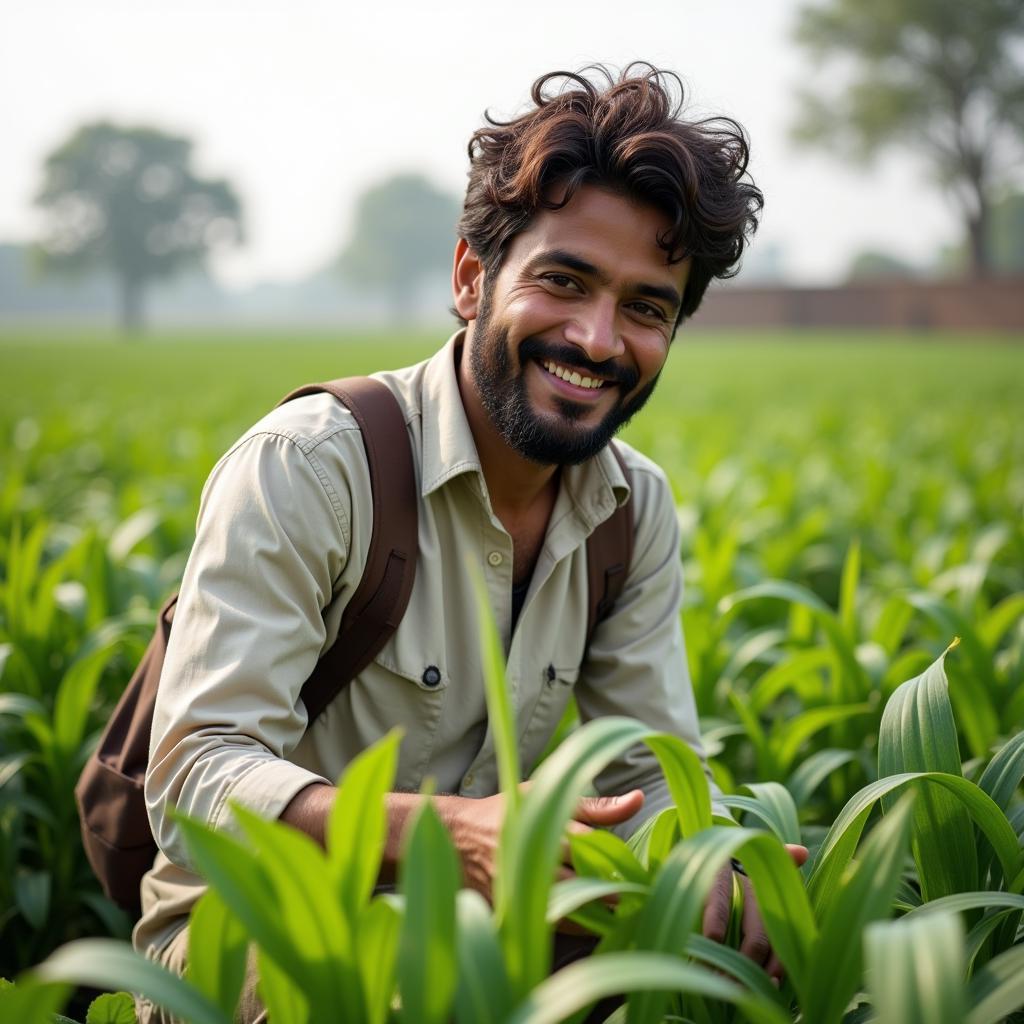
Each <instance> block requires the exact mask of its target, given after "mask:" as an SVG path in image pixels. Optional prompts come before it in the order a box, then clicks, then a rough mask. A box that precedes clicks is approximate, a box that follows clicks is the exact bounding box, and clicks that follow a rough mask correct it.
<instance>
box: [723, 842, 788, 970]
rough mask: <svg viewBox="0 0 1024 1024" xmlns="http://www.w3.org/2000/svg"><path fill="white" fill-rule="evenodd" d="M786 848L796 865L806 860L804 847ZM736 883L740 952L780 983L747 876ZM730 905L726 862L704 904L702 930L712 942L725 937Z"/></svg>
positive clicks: (729, 871) (729, 869)
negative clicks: (740, 897) (740, 906)
mask: <svg viewBox="0 0 1024 1024" xmlns="http://www.w3.org/2000/svg"><path fill="white" fill-rule="evenodd" d="M786 849H787V850H788V851H789V855H790V856H791V857H792V858H793V860H794V861H795V862H796V866H797V867H800V866H801V865H802V864H803V863H804V861H806V860H807V847H806V846H796V845H794V844H792V843H787V844H786ZM740 884H741V885H742V886H743V924H742V929H743V939H742V941H741V942H740V952H741V953H743V954H744V955H745V956H748V957H750V959H751V960H753V961H754V963H755V964H757V965H758V966H760V967H763V968H764V969H765V971H767V973H768V974H769V976H770V977H772V978H774V979H776V981H777V982H781V981H782V976H783V968H782V964H781V963H780V962H779V958H778V957H777V956H776V955H775V952H774V951H773V950H772V947H771V943H770V942H769V940H768V935H767V934H766V932H765V930H764V922H763V921H762V920H761V911H760V910H759V909H758V906H757V900H756V898H755V897H754V889H753V886H752V885H751V884H750V879H749V878H746V877H745V876H741V877H740ZM731 906H732V865H729V866H727V867H725V868H723V869H722V870H721V871H720V872H719V875H718V877H717V878H716V879H715V884H714V885H713V886H712V887H711V892H710V894H709V895H708V902H707V904H706V905H705V907H704V920H703V932H704V934H705V935H706V936H707V937H708V938H709V939H714V940H715V942H723V941H724V940H725V936H726V932H727V930H728V928H729V913H730V908H731Z"/></svg>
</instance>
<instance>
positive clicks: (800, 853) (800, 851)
mask: <svg viewBox="0 0 1024 1024" xmlns="http://www.w3.org/2000/svg"><path fill="white" fill-rule="evenodd" d="M786 850H787V851H788V852H789V855H790V857H792V858H793V860H794V861H796V866H797V867H798V868H802V867H803V866H804V864H806V863H807V858H808V856H810V854H809V853H808V851H807V847H806V846H797V844H796V843H786Z"/></svg>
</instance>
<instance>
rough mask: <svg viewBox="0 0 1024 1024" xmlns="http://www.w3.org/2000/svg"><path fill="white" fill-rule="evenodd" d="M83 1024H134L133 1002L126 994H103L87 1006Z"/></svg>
mask: <svg viewBox="0 0 1024 1024" xmlns="http://www.w3.org/2000/svg"><path fill="white" fill-rule="evenodd" d="M85 1024H136V1016H135V1000H134V999H133V998H132V996H131V995H130V994H129V993H127V992H104V993H103V995H101V996H97V997H96V998H95V999H94V1000H93V1001H92V1002H91V1003H90V1004H89V1010H88V1012H87V1013H86V1015H85Z"/></svg>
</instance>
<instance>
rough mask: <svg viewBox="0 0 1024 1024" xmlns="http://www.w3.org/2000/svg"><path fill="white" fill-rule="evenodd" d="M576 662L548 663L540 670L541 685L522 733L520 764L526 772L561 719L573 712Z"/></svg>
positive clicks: (577, 676) (577, 669)
mask: <svg viewBox="0 0 1024 1024" xmlns="http://www.w3.org/2000/svg"><path fill="white" fill-rule="evenodd" d="M579 675H580V669H579V665H566V666H563V667H558V666H557V665H555V664H554V663H551V664H549V665H547V666H545V667H544V668H542V669H541V685H540V689H539V691H538V693H537V699H536V701H535V702H534V705H533V709H532V711H531V713H530V717H529V723H528V724H527V727H526V730H525V732H524V734H523V764H524V767H525V768H526V769H527V770H528V771H532V769H533V766H534V765H535V764H536V763H537V761H538V760H540V757H541V755H542V754H543V753H544V752H545V750H546V748H547V747H548V744H549V743H550V741H551V739H552V737H553V736H554V735H555V733H556V732H561V731H562V730H561V728H560V727H561V726H563V725H570V724H571V723H569V722H567V721H564V720H566V719H568V718H569V717H570V716H571V715H573V714H574V711H575V709H574V708H573V707H572V706H571V705H572V695H573V689H574V688H575V686H576V682H577V680H578V679H579Z"/></svg>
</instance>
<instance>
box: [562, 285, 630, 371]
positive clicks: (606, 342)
mask: <svg viewBox="0 0 1024 1024" xmlns="http://www.w3.org/2000/svg"><path fill="white" fill-rule="evenodd" d="M618 328H619V324H618V309H617V306H616V303H615V301H614V299H611V298H610V297H609V298H608V299H597V298H595V299H594V300H593V301H592V302H588V303H587V305H586V307H585V308H583V309H577V310H575V311H574V316H573V317H572V319H571V320H570V321H569V322H568V323H567V324H566V325H565V331H564V336H565V340H566V341H567V342H569V344H570V345H575V346H577V348H580V349H582V350H583V352H584V354H585V355H586V356H587V358H588V359H589V360H590V361H591V362H593V363H603V362H604V361H605V360H606V359H614V358H615V357H616V356H621V355H622V353H623V352H625V350H626V346H625V343H624V342H623V340H622V335H621V334H620V332H619V329H618Z"/></svg>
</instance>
